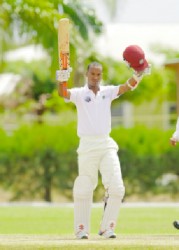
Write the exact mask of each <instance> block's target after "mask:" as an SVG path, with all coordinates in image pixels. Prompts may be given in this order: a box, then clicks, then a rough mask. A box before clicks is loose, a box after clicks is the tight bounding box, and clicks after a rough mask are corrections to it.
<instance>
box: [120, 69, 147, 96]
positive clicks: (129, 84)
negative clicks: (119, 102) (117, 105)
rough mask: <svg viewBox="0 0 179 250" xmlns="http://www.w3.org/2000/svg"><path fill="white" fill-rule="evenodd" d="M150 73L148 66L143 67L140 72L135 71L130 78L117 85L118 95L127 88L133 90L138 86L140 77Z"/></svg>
mask: <svg viewBox="0 0 179 250" xmlns="http://www.w3.org/2000/svg"><path fill="white" fill-rule="evenodd" d="M150 73H151V68H150V66H149V67H147V68H145V69H144V70H143V71H141V72H135V73H134V74H133V76H132V77H131V78H129V79H128V80H127V81H126V82H125V83H124V84H122V85H120V86H119V92H118V95H122V94H124V93H125V92H127V91H129V90H135V89H136V88H137V87H138V85H139V83H140V81H141V80H142V78H143V77H144V76H145V75H150Z"/></svg>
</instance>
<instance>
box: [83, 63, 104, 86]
mask: <svg viewBox="0 0 179 250" xmlns="http://www.w3.org/2000/svg"><path fill="white" fill-rule="evenodd" d="M86 76H87V78H88V85H89V86H91V87H95V86H98V85H99V84H100V81H101V78H102V68H101V67H90V68H89V69H88V71H87V73H86Z"/></svg>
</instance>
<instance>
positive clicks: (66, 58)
mask: <svg viewBox="0 0 179 250" xmlns="http://www.w3.org/2000/svg"><path fill="white" fill-rule="evenodd" d="M69 26H70V24H69V19H68V18H62V19H60V21H59V26H58V54H59V56H58V58H59V69H60V70H63V69H68V67H70V46H69V43H70V42H69V38H70V36H69ZM59 87H60V91H61V93H63V96H67V82H62V83H61V84H60V86H59Z"/></svg>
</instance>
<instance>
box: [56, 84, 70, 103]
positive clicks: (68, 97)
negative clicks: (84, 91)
mask: <svg viewBox="0 0 179 250" xmlns="http://www.w3.org/2000/svg"><path fill="white" fill-rule="evenodd" d="M58 94H59V96H61V97H63V98H65V99H68V100H70V96H71V93H70V90H69V89H67V91H66V95H64V91H63V82H59V83H58Z"/></svg>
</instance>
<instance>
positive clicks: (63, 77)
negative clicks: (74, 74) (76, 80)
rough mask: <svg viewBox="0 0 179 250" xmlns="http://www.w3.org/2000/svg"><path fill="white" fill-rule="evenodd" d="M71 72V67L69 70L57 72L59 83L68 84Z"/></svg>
mask: <svg viewBox="0 0 179 250" xmlns="http://www.w3.org/2000/svg"><path fill="white" fill-rule="evenodd" d="M71 71H72V68H71V67H69V68H68V69H62V70H56V80H57V81H58V82H67V81H68V79H69V78H70V73H71Z"/></svg>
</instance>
